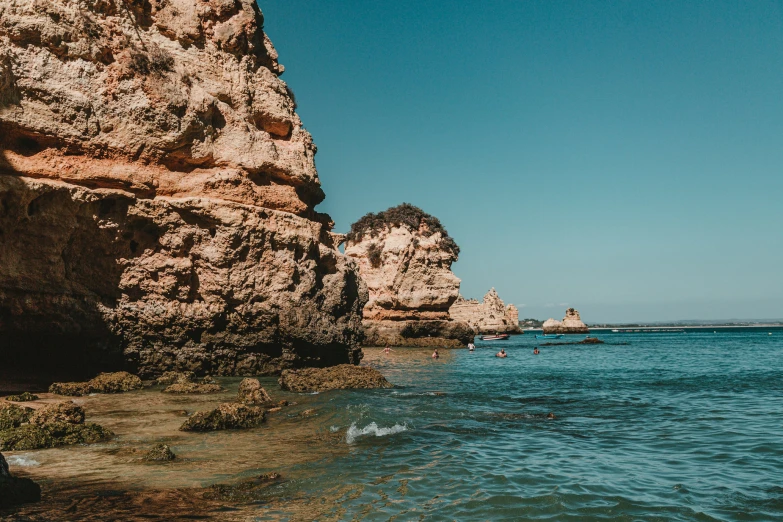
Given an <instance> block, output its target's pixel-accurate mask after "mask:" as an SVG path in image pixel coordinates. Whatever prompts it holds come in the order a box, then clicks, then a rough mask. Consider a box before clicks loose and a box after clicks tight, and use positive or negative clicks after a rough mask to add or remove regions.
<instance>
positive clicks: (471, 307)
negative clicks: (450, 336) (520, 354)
mask: <svg viewBox="0 0 783 522" xmlns="http://www.w3.org/2000/svg"><path fill="white" fill-rule="evenodd" d="M449 315H451V318H452V319H454V320H455V321H462V322H465V323H468V324H469V325H470V326H471V328H473V330H474V331H475V332H476V333H479V334H494V333H522V328H520V327H519V310H517V307H515V306H514V305H512V304H510V305H508V306H506V305H505V303H504V302H503V300H502V299H500V296H499V295H498V293H497V291H495V289H494V288H492V289H490V291H489V292H487V293H486V295H485V296H484V299H483V300H482V301H481V302H479V301H477V300H476V299H465V298H464V297H462V296H461V295H460V296H459V297H458V298H457V300H456V301H455V302H454V304H453V305H451V308H449Z"/></svg>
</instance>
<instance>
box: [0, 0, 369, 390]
mask: <svg viewBox="0 0 783 522" xmlns="http://www.w3.org/2000/svg"><path fill="white" fill-rule="evenodd" d="M262 26H263V17H262V14H261V12H260V11H259V9H258V7H257V6H256V3H255V2H254V1H253V0H97V1H90V2H83V1H79V0H50V1H32V0H4V1H3V2H2V3H1V4H0V354H1V355H2V357H3V364H14V365H17V366H20V367H24V366H25V365H28V366H29V365H30V364H31V362H32V361H35V362H36V363H41V362H47V361H55V360H56V363H54V364H56V365H59V366H62V364H63V362H65V363H67V364H68V365H70V366H71V367H74V368H76V367H81V368H82V369H83V371H84V372H88V371H94V367H93V368H92V369H87V364H86V363H87V362H90V363H94V364H98V365H99V366H100V367H102V368H103V367H106V366H107V365H115V366H125V367H126V368H128V369H131V370H135V371H136V372H138V373H139V374H141V375H142V376H149V375H154V374H158V373H160V372H162V371H164V370H167V369H177V370H190V371H195V372H197V373H204V372H213V373H218V374H236V373H239V374H241V373H271V372H274V371H277V370H279V369H280V368H283V367H296V366H302V365H316V366H319V365H328V364H338V363H347V362H353V363H357V362H358V361H359V359H360V357H361V351H360V349H359V348H358V345H359V342H360V340H361V323H360V321H361V315H360V314H361V310H362V307H363V305H364V302H365V301H366V290H365V289H364V288H363V286H362V283H361V281H360V279H359V277H358V275H357V272H356V270H355V266H354V263H353V262H352V261H350V260H348V259H347V258H345V257H344V256H342V255H341V254H340V253H339V252H338V250H337V249H336V246H335V244H334V241H333V239H332V236H331V235H330V228H331V226H332V223H331V220H330V218H329V217H328V216H326V215H323V214H319V213H317V212H315V210H314V207H315V205H317V204H318V203H319V202H320V201H321V200H322V199H323V197H324V194H323V191H322V190H321V186H320V181H319V179H318V175H317V172H316V169H315V164H314V155H315V152H316V147H315V145H314V144H313V141H312V139H311V137H310V134H309V133H308V132H307V131H306V130H305V129H304V128H303V126H302V122H301V121H300V119H299V117H298V116H297V114H296V113H295V112H294V110H295V107H296V104H295V101H294V98H293V93H292V92H291V91H290V89H289V88H288V86H287V85H286V84H285V82H283V81H282V80H281V79H280V78H279V75H280V74H281V73H282V71H283V67H282V66H281V65H280V64H279V63H278V61H277V52H276V51H275V49H274V47H273V46H272V44H271V42H270V41H269V39H268V38H267V36H266V35H265V34H264V32H263V30H262ZM39 368H40V366H39Z"/></svg>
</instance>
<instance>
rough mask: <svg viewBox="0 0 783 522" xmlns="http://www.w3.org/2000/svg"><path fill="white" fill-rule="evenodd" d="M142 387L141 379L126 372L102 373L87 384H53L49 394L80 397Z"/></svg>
mask: <svg viewBox="0 0 783 522" xmlns="http://www.w3.org/2000/svg"><path fill="white" fill-rule="evenodd" d="M143 387H144V384H143V383H142V382H141V378H139V376H138V375H133V374H131V373H128V372H114V373H102V374H100V375H98V376H97V377H95V378H93V379H91V380H89V381H88V382H55V383H54V384H52V385H51V386H50V387H49V393H55V394H57V395H67V396H70V397H80V396H82V395H88V394H90V393H122V392H127V391H133V390H140V389H141V388H143Z"/></svg>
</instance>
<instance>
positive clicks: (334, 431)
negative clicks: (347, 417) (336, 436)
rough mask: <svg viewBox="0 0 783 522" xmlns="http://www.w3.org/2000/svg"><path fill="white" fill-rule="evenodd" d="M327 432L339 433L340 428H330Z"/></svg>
mask: <svg viewBox="0 0 783 522" xmlns="http://www.w3.org/2000/svg"><path fill="white" fill-rule="evenodd" d="M329 431H331V432H332V433H336V432H338V431H340V426H330V427H329Z"/></svg>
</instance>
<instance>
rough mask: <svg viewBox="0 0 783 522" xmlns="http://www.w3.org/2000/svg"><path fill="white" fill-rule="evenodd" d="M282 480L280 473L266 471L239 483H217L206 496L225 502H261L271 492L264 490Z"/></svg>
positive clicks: (266, 498)
mask: <svg viewBox="0 0 783 522" xmlns="http://www.w3.org/2000/svg"><path fill="white" fill-rule="evenodd" d="M280 480H282V477H281V476H280V474H279V473H274V472H273V473H264V474H263V475H260V476H258V477H256V478H254V479H250V480H245V481H242V482H240V483H239V484H215V485H213V486H210V487H209V489H208V490H207V491H206V492H205V493H204V498H206V499H209V500H220V501H223V502H231V503H236V502H259V501H264V500H268V497H269V493H267V492H265V491H264V490H265V489H266V488H267V487H268V486H270V485H272V484H274V483H276V482H279V481H280Z"/></svg>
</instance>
